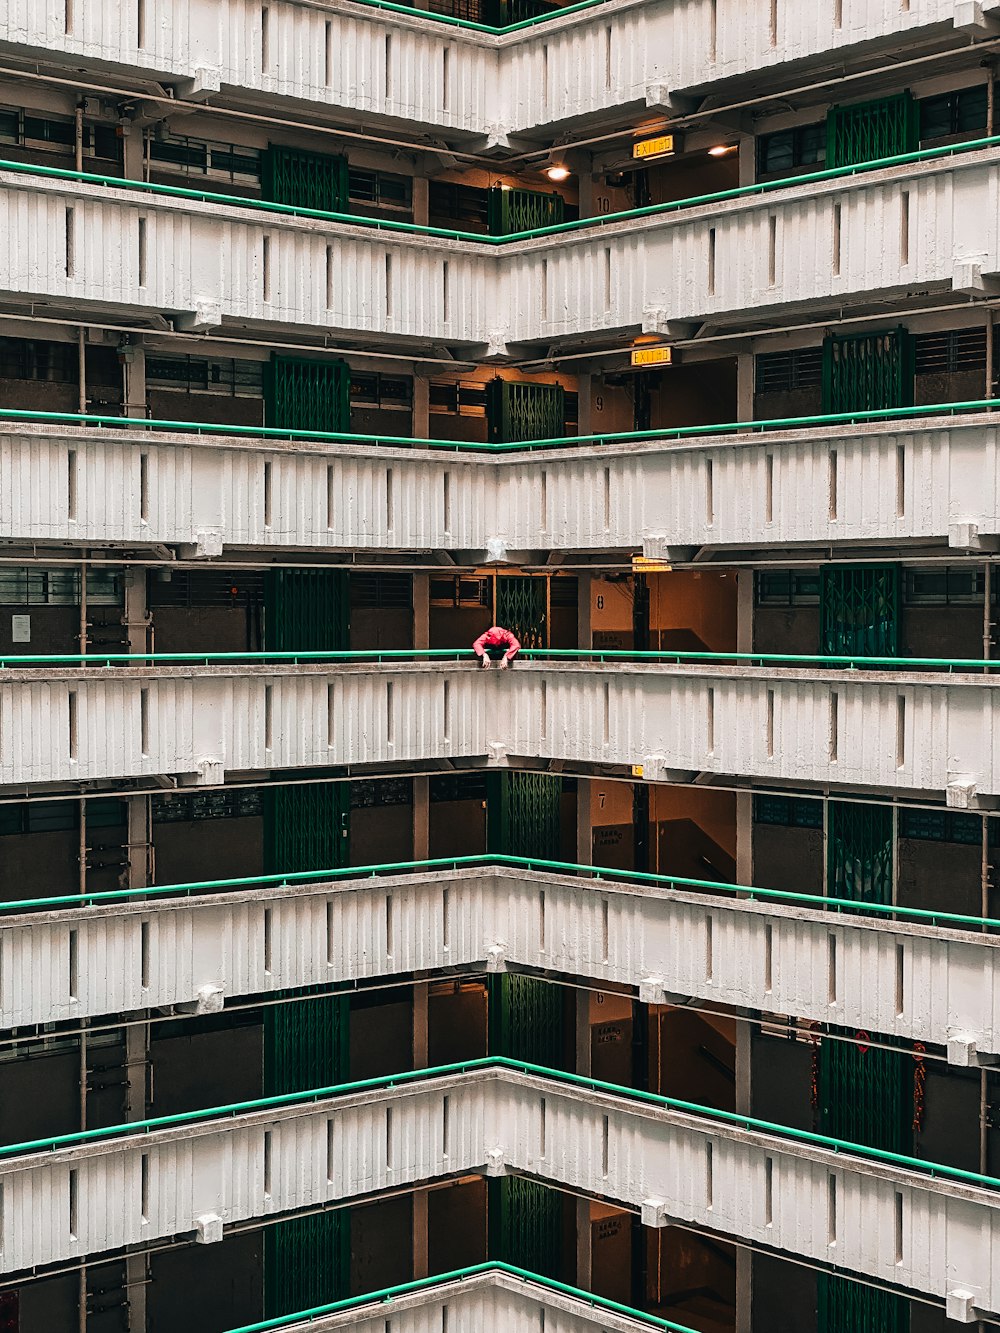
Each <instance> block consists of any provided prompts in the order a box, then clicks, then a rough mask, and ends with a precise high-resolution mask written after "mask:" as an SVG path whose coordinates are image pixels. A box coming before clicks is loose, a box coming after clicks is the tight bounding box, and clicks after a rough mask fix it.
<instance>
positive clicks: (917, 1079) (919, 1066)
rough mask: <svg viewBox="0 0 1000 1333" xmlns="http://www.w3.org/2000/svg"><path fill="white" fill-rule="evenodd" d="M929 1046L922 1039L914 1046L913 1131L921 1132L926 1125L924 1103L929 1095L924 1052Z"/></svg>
mask: <svg viewBox="0 0 1000 1333" xmlns="http://www.w3.org/2000/svg"><path fill="white" fill-rule="evenodd" d="M926 1050H927V1047H926V1046H925V1045H924V1043H923V1042H922V1041H918V1042H915V1043H914V1046H913V1132H914V1133H915V1134H919V1133H920V1131H921V1130H922V1129H923V1127H924V1103H925V1101H926V1097H927V1064H926V1062H925V1060H924V1053H925V1052H926Z"/></svg>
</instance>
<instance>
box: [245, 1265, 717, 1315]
mask: <svg viewBox="0 0 1000 1333" xmlns="http://www.w3.org/2000/svg"><path fill="white" fill-rule="evenodd" d="M489 1273H502V1274H504V1275H505V1276H507V1277H516V1278H518V1279H519V1280H520V1281H522V1282H527V1283H530V1284H531V1285H532V1286H533V1287H542V1288H544V1290H546V1291H552V1292H555V1293H557V1294H558V1295H560V1296H571V1297H572V1298H573V1299H574V1300H577V1301H579V1302H580V1303H581V1304H584V1305H589V1306H591V1307H592V1308H593V1309H595V1310H606V1311H607V1312H608V1313H609V1314H620V1315H625V1316H626V1318H628V1319H634V1320H635V1321H636V1322H638V1323H643V1324H648V1325H649V1326H650V1327H651V1328H665V1329H667V1330H668V1331H669V1333H695V1330H694V1329H693V1328H688V1326H687V1325H686V1324H675V1323H673V1321H672V1320H670V1319H661V1317H660V1316H659V1315H655V1314H648V1313H647V1312H646V1311H645V1310H636V1309H633V1307H632V1306H630V1305H622V1303H621V1302H620V1301H612V1300H609V1299H608V1298H607V1297H606V1296H596V1295H595V1294H594V1293H593V1292H592V1291H584V1290H583V1289H582V1288H581V1287H571V1286H569V1285H568V1284H567V1283H565V1282H556V1281H555V1279H554V1278H550V1277H542V1276H541V1274H539V1273H532V1272H529V1270H528V1269H527V1268H518V1267H516V1265H514V1264H505V1263H503V1262H502V1261H501V1260H499V1259H491V1260H489V1261H488V1262H487V1263H482V1264H469V1265H468V1266H467V1267H466V1268H454V1269H452V1271H451V1272H450V1273H437V1274H436V1275H435V1276H434V1277H422V1278H415V1279H414V1280H413V1281H412V1282H400V1283H398V1284H397V1285H396V1286H394V1287H382V1289H381V1290H380V1291H370V1292H368V1293H366V1294H365V1295H364V1296H348V1297H346V1298H345V1299H343V1300H339V1301H331V1302H330V1303H329V1304H328V1305H314V1306H312V1308H311V1309H309V1310H299V1311H298V1313H297V1314H283V1315H276V1316H275V1317H274V1318H273V1319H263V1320H261V1321H260V1322H259V1323H256V1324H241V1325H240V1327H239V1328H233V1329H230V1330H229V1333H267V1330H268V1329H277V1328H291V1327H293V1326H294V1325H295V1324H301V1323H303V1322H305V1323H312V1321H313V1320H315V1319H321V1318H322V1317H323V1316H324V1315H330V1314H338V1313H339V1312H341V1311H344V1310H360V1309H363V1308H364V1306H366V1305H390V1304H391V1303H392V1302H393V1301H395V1300H398V1299H399V1298H400V1297H401V1296H411V1295H413V1293H414V1292H418V1291H428V1290H431V1289H433V1288H435V1287H443V1286H445V1285H446V1284H447V1283H451V1282H467V1281H468V1280H469V1278H474V1277H482V1276H484V1275H486V1274H489Z"/></svg>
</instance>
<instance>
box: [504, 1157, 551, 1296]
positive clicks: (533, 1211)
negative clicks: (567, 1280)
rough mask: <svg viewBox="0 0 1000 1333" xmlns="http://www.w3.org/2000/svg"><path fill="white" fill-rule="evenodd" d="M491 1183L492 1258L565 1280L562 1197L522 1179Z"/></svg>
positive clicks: (508, 1179) (516, 1178)
mask: <svg viewBox="0 0 1000 1333" xmlns="http://www.w3.org/2000/svg"><path fill="white" fill-rule="evenodd" d="M489 1183H490V1186H491V1189H490V1191H489V1201H488V1207H489V1214H488V1221H487V1225H488V1238H489V1240H488V1245H489V1255H490V1258H491V1259H495V1260H498V1261H499V1262H500V1263H505V1264H515V1265H517V1266H518V1267H519V1268H527V1269H529V1270H530V1271H531V1272H532V1273H541V1275H542V1276H543V1277H550V1278H555V1279H557V1280H558V1279H559V1278H562V1277H564V1276H565V1275H564V1274H563V1272H562V1266H563V1263H562V1252H563V1235H562V1233H563V1210H562V1198H561V1196H560V1195H559V1194H557V1193H556V1191H555V1190H551V1189H548V1188H547V1187H546V1186H545V1185H539V1184H538V1182H537V1181H534V1180H525V1179H524V1177H523V1176H503V1177H502V1178H501V1179H500V1180H491V1181H490V1182H489ZM497 1187H498V1188H497Z"/></svg>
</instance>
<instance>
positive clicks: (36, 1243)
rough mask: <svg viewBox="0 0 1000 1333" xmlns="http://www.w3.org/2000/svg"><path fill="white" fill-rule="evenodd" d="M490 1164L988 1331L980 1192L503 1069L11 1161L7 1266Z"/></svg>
mask: <svg viewBox="0 0 1000 1333" xmlns="http://www.w3.org/2000/svg"><path fill="white" fill-rule="evenodd" d="M144 1158H145V1163H144V1162H143V1159H144ZM487 1163H489V1164H490V1170H491V1173H496V1172H497V1171H498V1170H504V1169H507V1170H515V1171H527V1172H530V1173H532V1174H533V1175H536V1176H538V1177H540V1178H541V1179H543V1180H546V1181H550V1182H552V1183H554V1184H558V1185H563V1186H569V1187H570V1188H572V1189H578V1190H582V1191H584V1192H586V1193H590V1194H594V1195H597V1196H599V1197H604V1198H608V1199H611V1200H613V1201H615V1202H617V1203H621V1204H624V1205H627V1206H632V1207H636V1206H643V1207H644V1212H645V1213H646V1216H647V1218H648V1219H649V1220H652V1219H653V1218H654V1217H656V1218H659V1219H660V1220H661V1221H664V1222H665V1221H666V1219H667V1218H671V1219H675V1220H677V1221H680V1222H688V1223H691V1224H693V1225H695V1226H701V1227H709V1228H711V1229H712V1230H713V1231H715V1232H718V1233H721V1234H723V1235H731V1236H735V1237H738V1238H740V1239H743V1240H748V1241H751V1242H756V1243H762V1244H767V1245H768V1246H771V1247H774V1248H775V1249H778V1250H784V1251H787V1252H788V1253H790V1254H794V1255H798V1256H802V1257H805V1258H808V1259H812V1260H821V1261H823V1262H829V1260H830V1254H831V1249H832V1248H833V1247H835V1253H836V1255H837V1264H838V1267H840V1268H842V1269H844V1270H846V1271H848V1272H856V1273H861V1274H865V1275H868V1276H871V1277H874V1278H876V1279H878V1280H879V1281H884V1282H892V1283H893V1284H894V1285H899V1286H902V1287H904V1288H910V1289H913V1290H915V1291H918V1292H922V1293H926V1294H929V1295H933V1296H935V1297H937V1298H938V1299H942V1298H944V1297H946V1296H947V1295H948V1293H950V1292H952V1291H954V1290H955V1289H956V1288H958V1287H961V1288H965V1289H967V1290H968V1291H970V1292H972V1293H973V1294H974V1296H975V1305H976V1308H977V1310H978V1311H979V1312H981V1313H982V1314H987V1315H988V1314H990V1313H993V1312H995V1311H996V1310H997V1307H998V1306H1000V1292H998V1290H997V1282H996V1273H997V1269H998V1265H1000V1255H998V1250H1000V1203H998V1201H997V1195H996V1194H995V1193H994V1192H992V1191H990V1190H987V1189H985V1188H982V1187H979V1186H975V1185H966V1184H962V1183H957V1182H953V1181H950V1180H947V1179H943V1178H940V1177H933V1176H930V1175H926V1176H925V1175H921V1174H916V1173H914V1172H912V1171H909V1170H906V1169H904V1168H902V1167H898V1166H893V1165H889V1164H887V1163H883V1162H868V1161H866V1160H865V1159H863V1158H857V1157H853V1156H851V1155H850V1154H849V1153H844V1152H834V1151H832V1150H831V1149H829V1148H826V1147H822V1146H819V1145H814V1144H805V1143H795V1142H793V1141H791V1140H788V1139H783V1138H781V1137H778V1136H774V1137H771V1136H768V1135H764V1134H762V1133H761V1132H760V1131H759V1130H756V1129H752V1128H748V1129H745V1128H742V1127H737V1126H735V1125H727V1124H724V1123H721V1122H718V1121H712V1120H709V1119H707V1118H699V1117H695V1116H691V1115H688V1114H682V1113H680V1112H677V1111H674V1110H672V1109H669V1108H666V1107H663V1106H642V1105H637V1104H636V1103H634V1102H632V1101H631V1100H629V1099H626V1098H621V1097H618V1096H616V1095H613V1094H611V1093H606V1092H603V1091H597V1090H592V1089H590V1088H573V1087H569V1086H567V1085H565V1084H561V1083H558V1082H555V1081H551V1080H548V1079H544V1078H540V1077H535V1076H532V1075H526V1074H521V1073H517V1072H514V1071H510V1070H484V1071H477V1072H473V1073H468V1074H464V1075H450V1076H444V1077H441V1078H438V1079H435V1080H432V1081H427V1082H420V1081H416V1082H413V1083H408V1084H406V1085H404V1086H382V1087H379V1088H377V1089H375V1090H373V1091H371V1092H364V1093H356V1094H348V1095H344V1096H341V1097H337V1098H333V1099H329V1100H320V1101H318V1102H315V1103H311V1104H308V1105H300V1106H292V1107H282V1108H277V1107H275V1108H269V1109H266V1110H262V1111H253V1112H249V1113H244V1114H242V1115H240V1116H238V1117H237V1118H236V1119H230V1118H227V1119H222V1120H215V1121H211V1120H209V1121H205V1122H201V1123H195V1124H189V1125H183V1126H179V1127H176V1128H170V1129H162V1130H152V1131H150V1132H148V1133H145V1134H143V1135H142V1136H141V1137H140V1138H128V1137H124V1138H110V1139H108V1140H106V1141H104V1142H102V1143H100V1144H93V1145H91V1144H82V1145H78V1146H70V1147H67V1148H64V1149H61V1150H59V1151H58V1152H52V1153H40V1154H37V1155H29V1156H26V1157H24V1158H18V1159H14V1160H12V1161H9V1162H5V1163H3V1165H2V1166H0V1183H2V1186H3V1221H4V1236H5V1238H6V1239H5V1245H4V1250H3V1252H2V1256H0V1259H2V1268H3V1271H5V1272H17V1271H20V1270H23V1269H26V1268H29V1267H32V1266H34V1265H40V1264H45V1263H53V1262H58V1261H65V1260H69V1259H74V1258H78V1257H82V1256H83V1255H86V1254H90V1253H95V1252H97V1251H102V1250H109V1249H114V1248H117V1247H120V1246H121V1245H123V1244H129V1243H138V1242H140V1241H150V1240H154V1239H156V1238H159V1237H164V1236H169V1235H176V1234H178V1233H181V1234H184V1233H191V1232H193V1231H196V1230H198V1229H201V1228H204V1227H206V1226H208V1225H210V1224H211V1219H213V1218H219V1219H221V1220H222V1221H223V1222H224V1223H226V1224H231V1223H233V1222H237V1221H242V1220H246V1219H249V1218H255V1217H266V1216H269V1215H271V1214H274V1213H278V1212H282V1211H285V1210H288V1209H293V1208H302V1207H307V1206H311V1205H315V1204H317V1203H323V1202H333V1201H335V1200H338V1199H349V1198H352V1197H355V1196H357V1195H361V1194H367V1193H370V1192H372V1191H376V1190H384V1189H390V1188H394V1187H400V1186H405V1185H407V1184H411V1183H413V1182H416V1181H421V1180H428V1179H432V1178H435V1177H440V1176H443V1175H451V1174H454V1173H457V1172H461V1171H469V1170H475V1169H477V1168H478V1169H482V1168H484V1167H485V1166H486V1164H487ZM71 1172H75V1173H76V1175H75V1183H71ZM144 1173H145V1174H146V1180H147V1188H146V1190H145V1191H143V1190H142V1186H141V1182H142V1178H143V1174H144ZM766 1178H769V1180H770V1188H767V1187H766V1186H765V1179H766ZM144 1193H145V1195H146V1197H145V1198H143V1194H144ZM71 1196H75V1201H76V1202H75V1206H74V1207H72V1208H71V1201H72V1199H71ZM108 1198H114V1199H116V1200H117V1201H118V1203H119V1206H118V1207H116V1208H114V1209H111V1210H108V1209H107V1208H106V1207H105V1203H106V1200H107V1199H108ZM768 1202H769V1203H770V1209H769V1210H768V1207H767V1204H768ZM143 1206H145V1211H144V1209H143ZM71 1213H72V1216H71ZM900 1213H901V1214H902V1229H901V1230H902V1234H901V1235H900V1234H899V1231H898V1227H897V1219H898V1218H899V1216H900ZM862 1220H863V1225H862ZM71 1223H72V1225H73V1227H74V1228H75V1229H73V1230H71Z"/></svg>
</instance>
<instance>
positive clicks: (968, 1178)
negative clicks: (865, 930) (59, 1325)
mask: <svg viewBox="0 0 1000 1333" xmlns="http://www.w3.org/2000/svg"><path fill="white" fill-rule="evenodd" d="M504 1072H506V1073H514V1074H528V1075H531V1076H532V1077H535V1078H544V1079H546V1080H548V1081H549V1082H550V1083H555V1084H564V1085H565V1086H567V1087H572V1088H585V1089H586V1090H587V1091H588V1092H603V1093H607V1094H609V1095H611V1096H614V1097H621V1098H624V1099H625V1100H627V1101H630V1102H636V1103H640V1104H642V1105H645V1106H655V1107H658V1108H660V1109H662V1110H667V1111H678V1112H680V1113H682V1114H684V1115H691V1116H695V1117H697V1118H698V1119H700V1120H705V1121H707V1122H709V1124H720V1125H728V1126H735V1127H736V1128H738V1129H743V1130H746V1131H749V1132H752V1133H759V1134H768V1135H774V1136H776V1137H778V1138H782V1139H787V1140H788V1141H789V1142H793V1143H806V1144H809V1145H811V1146H813V1147H819V1148H823V1149H825V1150H828V1151H831V1152H834V1153H838V1154H842V1155H846V1156H850V1157H859V1158H863V1159H866V1160H870V1161H875V1162H883V1163H888V1164H890V1165H892V1166H899V1167H905V1168H906V1169H907V1170H908V1171H916V1172H919V1173H920V1174H921V1175H926V1176H930V1177H931V1178H933V1179H942V1180H950V1181H961V1182H962V1183H963V1184H972V1185H979V1186H982V1187H983V1188H985V1189H990V1190H1000V1179H998V1178H997V1177H996V1176H987V1175H983V1174H981V1173H980V1172H978V1171H967V1170H965V1169H964V1168H962V1167H957V1166H948V1165H946V1164H945V1163H942V1162H928V1161H925V1160H924V1159H922V1158H920V1157H909V1156H906V1155H905V1154H904V1153H895V1152H887V1151H886V1150H884V1149H882V1148H870V1147H868V1146H867V1145H866V1144H863V1143H851V1142H850V1141H849V1140H847V1139H838V1138H833V1137H831V1136H830V1135H828V1134H817V1133H816V1132H815V1131H813V1130H808V1129H796V1128H794V1127H793V1126H791V1125H780V1124H777V1123H775V1122H774V1121H772V1120H761V1119H759V1118H758V1117H757V1116H750V1115H742V1114H741V1113H740V1112H738V1111H720V1110H719V1109H718V1108H717V1107H714V1106H701V1105H700V1104H699V1103H698V1102H688V1101H683V1100H681V1099H680V1098H678V1097H665V1096H664V1095H663V1094H662V1093H658V1092H645V1091H642V1090H641V1089H638V1088H627V1087H623V1086H622V1085H621V1084H618V1083H608V1082H606V1081H605V1080H604V1079H599V1078H589V1077H587V1076H586V1075H584V1074H569V1073H566V1072H565V1071H564V1070H561V1069H549V1068H547V1067H546V1066H545V1065H536V1064H532V1063H531V1062H530V1061H527V1060H512V1059H510V1058H509V1057H508V1056H503V1055H487V1056H481V1057H479V1058H477V1059H475V1060H463V1061H461V1062H459V1063H456V1064H449V1065H435V1066H434V1067H432V1068H430V1069H412V1070H406V1071H404V1072H403V1073H400V1074H388V1075H383V1076H382V1077H380V1078H366V1079H356V1080H354V1081H353V1082H350V1083H336V1084H332V1085H330V1086H329V1087H324V1088H311V1089H309V1090H308V1091H306V1092H286V1093H281V1094H279V1095H278V1096H274V1097H256V1098H252V1099H251V1100H249V1101H242V1102H231V1103H229V1104H227V1105H223V1106H209V1107H205V1108H204V1109H203V1110H200V1111H179V1112H176V1113H175V1114H173V1115H161V1116H155V1117H153V1118H152V1119H149V1120H136V1121H131V1122H129V1123H127V1124H123V1125H107V1126H104V1127H103V1128H101V1129H83V1130H77V1131H76V1132H75V1133H72V1134H56V1135H52V1136H50V1137H48V1138H42V1139H31V1140H29V1141H27V1142H25V1143H11V1144H7V1145H5V1146H3V1147H0V1158H4V1157H15V1156H23V1155H24V1154H26V1153H34V1152H46V1151H47V1152H55V1151H58V1150H59V1149H62V1148H72V1147H79V1146H81V1145H82V1144H88V1143H100V1142H104V1141H105V1140H107V1139H111V1138H122V1139H132V1138H137V1137H141V1136H143V1135H148V1134H152V1133H154V1132H155V1131H156V1130H159V1129H168V1128H171V1127H174V1126H177V1125H197V1124H202V1123H204V1122H205V1121H206V1120H224V1119H233V1118H235V1117H237V1116H240V1115H245V1114H251V1113H253V1112H257V1111H271V1110H278V1109H280V1108H281V1107H285V1106H309V1105H313V1104H315V1103H316V1102H319V1101H325V1100H327V1099H329V1098H332V1097H347V1096H350V1095H352V1094H354V1093H359V1092H372V1091H381V1090H388V1089H391V1088H396V1087H408V1086H410V1085H411V1084H413V1083H419V1082H421V1081H430V1080H433V1079H437V1078H445V1077H449V1076H451V1075H453V1074H478V1073H483V1074H489V1073H496V1074H499V1073H504Z"/></svg>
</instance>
